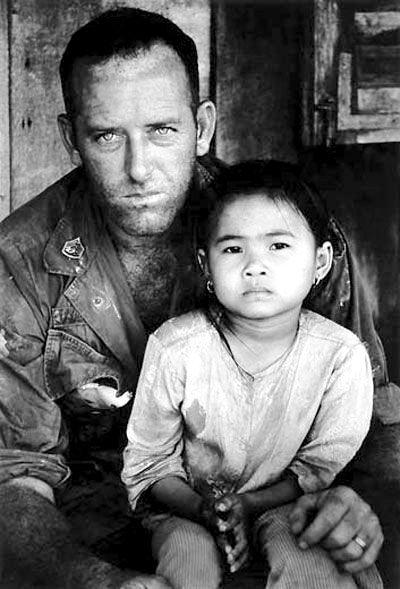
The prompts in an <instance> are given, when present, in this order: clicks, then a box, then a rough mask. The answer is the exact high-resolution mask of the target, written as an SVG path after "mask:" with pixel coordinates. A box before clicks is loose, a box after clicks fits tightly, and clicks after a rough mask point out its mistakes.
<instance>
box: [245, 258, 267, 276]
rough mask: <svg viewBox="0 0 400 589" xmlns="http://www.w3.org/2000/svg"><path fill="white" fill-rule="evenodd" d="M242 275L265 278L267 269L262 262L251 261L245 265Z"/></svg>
mask: <svg viewBox="0 0 400 589" xmlns="http://www.w3.org/2000/svg"><path fill="white" fill-rule="evenodd" d="M244 273H245V275H246V276H265V275H266V273H267V269H266V266H265V264H264V263H263V261H262V260H260V259H252V260H249V262H248V263H247V264H246V267H245V269H244Z"/></svg>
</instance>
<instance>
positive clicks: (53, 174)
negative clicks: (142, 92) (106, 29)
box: [11, 0, 210, 208]
mask: <svg viewBox="0 0 400 589" xmlns="http://www.w3.org/2000/svg"><path fill="white" fill-rule="evenodd" d="M12 2H13V11H12V21H11V64H12V65H11V128H12V147H11V149H12V170H11V178H12V193H13V202H12V208H16V207H17V206H20V205H21V204H23V203H24V202H26V201H27V200H28V199H29V198H31V197H32V196H34V195H35V194H37V193H38V192H40V191H41V190H43V189H44V188H45V187H46V186H48V185H49V184H51V183H52V182H54V181H55V180H57V179H58V178H59V177H60V176H62V175H63V174H64V173H66V172H67V171H69V170H70V169H71V167H72V166H71V163H70V161H69V159H68V156H67V155H66V153H65V150H64V148H63V146H62V143H61V140H60V138H59V133H58V128H57V115H58V114H59V113H60V112H63V110H64V106H63V102H62V96H61V88H60V84H59V80H58V64H59V60H60V57H61V55H62V52H63V50H64V48H65V45H66V43H67V41H68V39H69V38H70V36H71V34H72V33H73V32H74V31H75V30H76V29H77V28H78V27H79V26H81V25H83V24H84V23H85V22H87V21H88V20H89V19H90V18H92V17H93V16H95V15H97V14H99V13H100V12H102V11H104V10H106V9H109V8H112V7H115V6H118V5H121V4H123V5H125V6H126V5H130V6H137V7H139V8H144V9H147V10H154V11H156V12H160V13H162V14H165V15H166V16H169V17H171V18H172V19H173V20H175V21H176V22H177V24H178V25H181V26H182V28H183V29H184V30H185V31H187V32H188V33H189V34H190V35H192V36H193V37H194V39H195V42H196V44H197V46H198V49H199V61H200V74H201V93H202V96H203V97H204V96H207V94H208V87H209V71H210V68H209V62H210V59H209V55H210V3H209V0H185V2H182V0H130V1H124V2H118V1H115V0H86V1H85V2H82V1H81V0H57V2H54V0H12Z"/></svg>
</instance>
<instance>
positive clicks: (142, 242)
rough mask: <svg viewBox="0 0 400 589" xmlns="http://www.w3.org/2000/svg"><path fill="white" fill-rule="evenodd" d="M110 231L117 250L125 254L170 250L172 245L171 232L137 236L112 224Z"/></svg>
mask: <svg viewBox="0 0 400 589" xmlns="http://www.w3.org/2000/svg"><path fill="white" fill-rule="evenodd" d="M109 231H110V234H111V238H112V240H113V242H114V244H115V246H116V247H117V249H118V250H120V251H121V250H122V251H124V252H125V253H129V252H131V253H135V254H137V252H138V251H142V252H146V251H152V250H162V249H170V248H171V245H172V235H171V231H165V232H163V233H156V234H154V235H151V234H150V235H135V234H132V233H127V232H126V231H124V230H123V229H121V228H120V227H116V226H113V225H112V224H109Z"/></svg>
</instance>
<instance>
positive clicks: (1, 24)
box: [0, 0, 11, 220]
mask: <svg viewBox="0 0 400 589" xmlns="http://www.w3.org/2000/svg"><path fill="white" fill-rule="evenodd" d="M8 16H9V15H8V2H7V0H0V82H1V83H0V220H1V219H3V218H4V217H6V216H7V215H8V214H9V212H10V208H11V207H10V113H9V107H10V105H9V65H10V63H9V59H10V56H9V27H8Z"/></svg>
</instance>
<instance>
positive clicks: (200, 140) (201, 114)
mask: <svg viewBox="0 0 400 589" xmlns="http://www.w3.org/2000/svg"><path fill="white" fill-rule="evenodd" d="M216 119H217V113H216V110H215V105H214V103H213V102H211V100H204V102H202V103H201V104H200V106H199V108H198V109H197V115H196V122H197V142H196V155H197V156H201V155H205V154H206V153H208V150H209V149H210V143H211V139H212V138H213V135H214V131H215V123H216Z"/></svg>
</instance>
